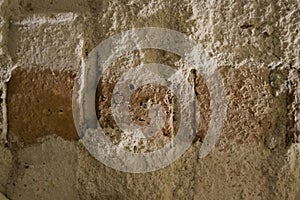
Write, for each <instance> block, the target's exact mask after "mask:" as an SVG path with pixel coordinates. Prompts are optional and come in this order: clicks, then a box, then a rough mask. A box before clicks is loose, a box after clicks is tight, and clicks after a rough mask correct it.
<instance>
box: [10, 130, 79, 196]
mask: <svg viewBox="0 0 300 200" xmlns="http://www.w3.org/2000/svg"><path fill="white" fill-rule="evenodd" d="M14 156H16V165H17V167H16V168H14V169H13V171H12V177H11V179H10V180H9V181H8V185H7V187H8V191H7V195H8V197H9V198H10V199H24V200H25V199H33V198H34V199H49V200H50V199H74V200H76V199H78V191H77V187H76V168H77V154H76V145H74V144H73V143H71V142H68V141H64V140H63V139H62V138H55V137H51V136H49V137H46V138H43V140H42V141H41V142H40V143H39V144H36V145H32V146H30V147H26V148H23V149H22V150H19V151H18V152H17V153H16V155H14Z"/></svg>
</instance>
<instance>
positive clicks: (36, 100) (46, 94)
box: [7, 68, 78, 144]
mask: <svg viewBox="0 0 300 200" xmlns="http://www.w3.org/2000/svg"><path fill="white" fill-rule="evenodd" d="M73 80H74V73H72V72H52V71H50V70H37V69H31V70H24V69H20V68H18V69H16V70H14V71H13V72H12V77H11V80H10V81H9V82H8V97H7V104H8V121H9V127H8V128H9V134H13V135H16V136H18V137H20V139H21V140H23V141H24V142H25V143H26V144H29V143H33V142H36V140H37V138H39V137H42V136H46V135H52V134H55V135H58V136H61V137H63V138H65V139H68V140H76V139H78V136H77V132H76V130H75V126H74V122H73V117H72V88H73Z"/></svg>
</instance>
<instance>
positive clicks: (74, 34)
mask: <svg viewBox="0 0 300 200" xmlns="http://www.w3.org/2000/svg"><path fill="white" fill-rule="evenodd" d="M140 27H162V28H168V29H172V30H176V31H179V32H182V33H184V34H186V35H188V36H189V37H190V38H192V39H193V40H195V41H196V42H197V43H198V44H199V45H201V46H203V47H204V48H205V49H206V51H207V52H208V53H209V56H210V57H211V58H213V59H214V60H216V62H217V65H218V72H219V73H220V74H221V76H222V79H223V81H224V86H225V89H226V100H227V104H228V105H227V106H228V108H227V109H228V110H227V115H226V120H225V125H224V128H223V131H222V133H221V137H220V138H219V141H218V143H217V145H216V147H215V148H214V149H213V151H212V152H211V153H210V154H209V155H208V156H207V157H205V158H203V159H200V158H199V157H198V152H199V148H200V147H201V145H202V143H203V138H204V136H205V134H206V131H207V126H208V119H209V116H210V110H209V108H208V107H209V106H208V105H209V102H210V96H209V94H208V92H207V88H206V84H205V82H204V81H203V80H202V78H201V76H200V75H199V74H194V79H193V80H192V81H194V85H195V90H196V94H197V99H198V101H199V105H200V108H199V112H201V123H200V124H199V127H198V132H197V137H196V139H195V141H194V142H193V144H192V145H191V147H190V148H189V149H188V150H187V152H186V153H185V154H183V155H182V156H181V157H180V158H179V159H178V160H177V161H176V162H174V163H173V164H171V165H169V166H167V167H165V168H163V169H160V170H158V171H154V172H149V173H141V174H138V173H137V174H134V173H125V172H121V171H116V170H114V169H112V168H109V167H107V166H105V165H104V164H102V163H101V162H98V161H97V160H96V159H95V158H93V157H92V156H91V155H90V154H89V152H88V151H87V150H86V148H85V147H84V146H83V145H82V143H81V140H80V139H79V137H78V135H77V132H76V129H75V126H74V122H73V117H72V89H73V84H74V79H75V77H76V74H77V72H78V70H79V69H80V67H81V66H82V63H83V62H84V59H85V58H86V56H87V55H88V54H89V52H91V50H92V49H93V48H95V47H96V46H97V45H98V44H99V43H100V42H101V41H103V40H104V39H107V38H109V37H110V36H113V35H115V34H117V33H121V32H122V31H126V30H129V29H132V28H140ZM299 30H300V3H299V1H298V0H278V1H272V0H264V1H263V0H258V1H244V0H226V1H215V0H207V1H204V0H182V1H177V0H157V1H154V0H150V1H146V0H129V1H125V0H124V1H123V0H122V1H117V0H68V1H59V0H0V107H1V109H0V131H1V132H0V199H2V198H3V199H4V198H5V197H4V196H6V198H8V199H11V200H18V199H20V200H27V199H28V200H32V199H49V200H50V199H51V200H52V199H58V200H59V199H72V200H73V199H84V200H88V199H99V200H100V199H101V200H102V199H197V200H198V199H211V200H212V199H272V200H274V199H278V200H282V199H293V200H294V199H295V200H298V199H300V187H299V186H300V56H299V55H300V52H299V50H300V33H299ZM141 62H145V63H151V62H156V63H163V64H168V65H170V66H175V65H176V63H177V65H179V67H180V65H181V64H180V58H179V57H178V56H176V55H174V54H171V53H168V52H164V51H161V50H153V49H146V50H139V51H134V52H132V53H129V54H127V55H124V56H123V57H122V58H120V59H118V60H116V61H115V62H114V63H113V64H112V66H111V68H110V70H109V71H107V72H105V73H106V74H105V78H104V80H103V81H102V84H101V85H100V87H99V88H98V89H99V90H98V91H97V97H98V98H97V99H96V102H97V107H96V109H98V111H97V113H98V117H99V123H100V124H101V126H102V127H103V128H104V129H105V130H106V132H107V134H108V135H110V136H111V138H112V140H114V141H115V142H116V141H117V142H118V140H120V137H118V135H119V134H120V130H119V129H118V127H117V126H116V124H115V122H114V120H113V118H112V115H111V113H110V110H109V102H110V99H111V96H110V94H111V92H112V89H113V87H114V84H115V82H116V79H117V78H118V77H120V75H121V74H122V73H124V71H126V70H127V69H129V68H132V67H134V66H137V65H138V64H139V63H141ZM178 63H179V64H178ZM175 67H176V66H175ZM152 89H153V88H151V87H150V86H149V87H144V88H142V89H141V90H140V91H138V92H137V93H136V94H135V95H134V96H133V98H132V102H131V103H132V104H133V110H132V113H133V116H134V117H133V118H134V119H136V121H137V124H138V123H140V124H141V125H143V123H147V120H148V119H147V112H146V111H145V110H144V108H143V103H144V101H146V100H148V99H149V98H151V95H153V92H152ZM154 89H155V88H154ZM156 89H158V91H160V92H159V95H157V96H155V98H154V97H153V101H154V102H159V101H163V99H164V97H165V96H166V92H165V91H164V89H163V88H156ZM166 98H169V97H166ZM163 106H164V107H165V110H166V111H169V112H174V113H173V114H174V116H175V117H176V116H177V115H176V103H172V102H171V103H170V102H168V103H165V104H163ZM141 117H142V118H143V120H139V119H140V118H141ZM176 123H177V122H176V119H175V118H173V121H172V119H171V121H170V120H169V122H168V123H166V124H165V127H164V129H163V130H162V131H161V132H160V133H159V134H160V135H161V137H162V138H163V139H165V140H166V141H167V140H168V138H170V137H172V135H173V134H175V133H174V131H176ZM1 193H2V194H3V195H2V196H3V197H2V196H1Z"/></svg>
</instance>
